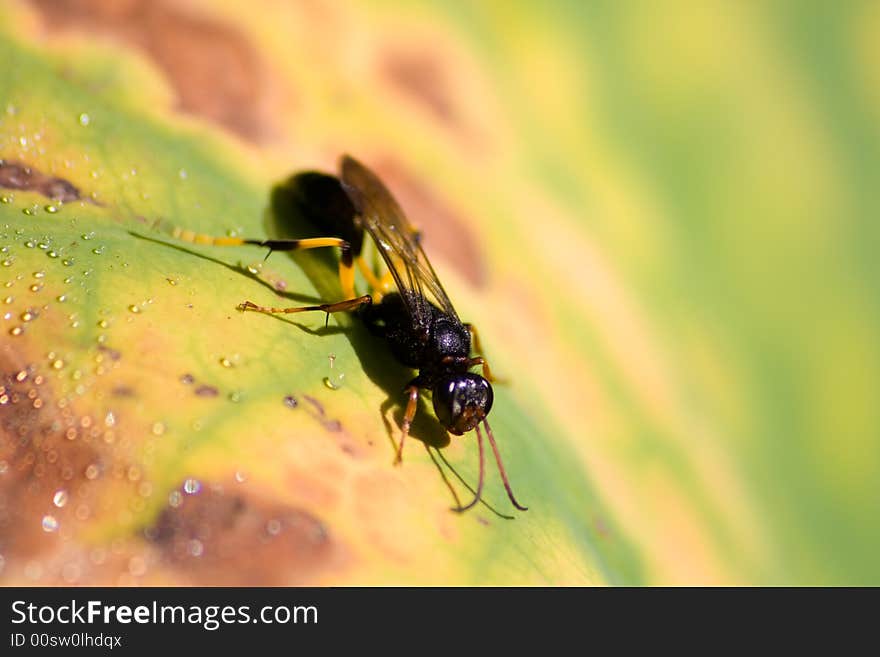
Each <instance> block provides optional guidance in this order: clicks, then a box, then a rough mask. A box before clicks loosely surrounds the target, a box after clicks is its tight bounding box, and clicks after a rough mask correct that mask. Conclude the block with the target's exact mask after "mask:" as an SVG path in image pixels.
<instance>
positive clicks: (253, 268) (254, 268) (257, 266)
mask: <svg viewBox="0 0 880 657" xmlns="http://www.w3.org/2000/svg"><path fill="white" fill-rule="evenodd" d="M262 269H263V263H262V262H256V263H251V264H249V265H248V266H247V270H248V271H249V272H250V273H251V274H253V275H254V276H256V275H257V274H259V273H260V271H261V270H262Z"/></svg>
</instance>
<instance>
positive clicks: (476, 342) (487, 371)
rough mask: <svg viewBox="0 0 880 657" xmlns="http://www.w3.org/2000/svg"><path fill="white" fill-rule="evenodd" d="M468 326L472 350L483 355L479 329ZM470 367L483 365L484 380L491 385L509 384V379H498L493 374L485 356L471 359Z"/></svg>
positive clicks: (471, 325)
mask: <svg viewBox="0 0 880 657" xmlns="http://www.w3.org/2000/svg"><path fill="white" fill-rule="evenodd" d="M465 326H467V329H468V331H470V332H471V349H472V351H474V352H475V353H478V354H482V353H483V345H482V344H481V343H480V334H479V333H478V332H477V327H476V326H474V325H473V324H465ZM470 365H471V366H474V365H482V366H483V378H484V379H486V381H489V382H490V383H502V384H503V383H507V379H500V378H497V377H496V376H495V375H493V374H492V370H491V368H490V367H489V361H488V360H486V358H485V357H484V356H477V357H476V358H471V359H470Z"/></svg>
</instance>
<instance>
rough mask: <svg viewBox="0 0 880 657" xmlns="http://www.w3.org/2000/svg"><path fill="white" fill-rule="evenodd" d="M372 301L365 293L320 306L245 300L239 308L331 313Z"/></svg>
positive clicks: (283, 312) (282, 311) (257, 310)
mask: <svg viewBox="0 0 880 657" xmlns="http://www.w3.org/2000/svg"><path fill="white" fill-rule="evenodd" d="M370 303H373V297H371V296H370V295H369V294H365V295H363V296H360V297H355V298H354V299H345V300H344V301H337V302H336V303H322V304H320V305H318V306H295V307H293V308H274V307H272V306H258V305H257V304H255V303H254V302H253V301H243V302H241V303H240V304H239V305H238V309H239V310H252V311H254V312H258V313H269V314H273V315H278V314H285V315H287V314H290V313H303V312H307V311H311V310H320V311H321V312H325V313H327V314H328V315H329V314H330V313H338V312H342V311H345V310H353V309H355V308H357V307H359V306H364V305H367V304H370Z"/></svg>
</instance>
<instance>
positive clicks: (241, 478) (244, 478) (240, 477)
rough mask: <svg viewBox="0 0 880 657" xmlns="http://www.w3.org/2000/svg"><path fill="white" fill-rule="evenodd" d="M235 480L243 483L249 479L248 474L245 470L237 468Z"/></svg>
mask: <svg viewBox="0 0 880 657" xmlns="http://www.w3.org/2000/svg"><path fill="white" fill-rule="evenodd" d="M235 481H237V482H238V483H240V484H243V483H244V482H246V481H247V475H246V474H245V473H244V472H242V471H241V470H236V471H235Z"/></svg>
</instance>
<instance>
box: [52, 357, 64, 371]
mask: <svg viewBox="0 0 880 657" xmlns="http://www.w3.org/2000/svg"><path fill="white" fill-rule="evenodd" d="M63 367H64V361H63V360H61V359H60V358H56V359H55V360H53V361H52V369H53V370H60V369H61V368H63Z"/></svg>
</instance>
